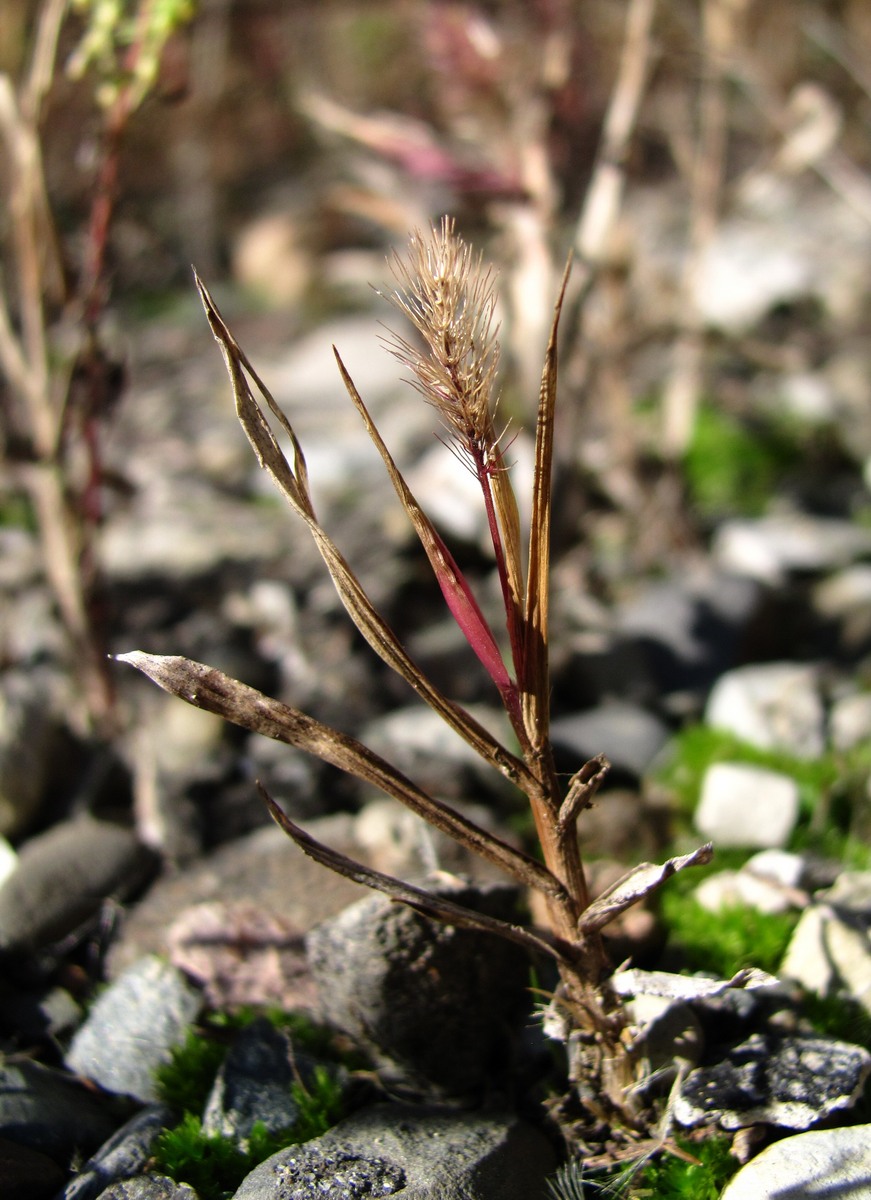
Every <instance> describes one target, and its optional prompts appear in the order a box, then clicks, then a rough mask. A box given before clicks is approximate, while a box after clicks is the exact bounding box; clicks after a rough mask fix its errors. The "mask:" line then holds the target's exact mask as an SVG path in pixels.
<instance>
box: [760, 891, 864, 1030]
mask: <svg viewBox="0 0 871 1200" xmlns="http://www.w3.org/2000/svg"><path fill="white" fill-rule="evenodd" d="M781 970H782V973H783V975H785V976H787V977H788V978H790V979H795V980H796V981H797V982H798V983H800V984H802V985H803V986H804V987H806V988H808V990H809V991H812V992H817V993H818V994H819V995H821V996H828V995H832V994H834V993H840V994H842V995H843V994H846V995H847V996H849V997H851V998H852V999H854V1000H857V1001H858V1002H859V1003H860V1004H861V1005H862V1006H863V1008H865V1009H866V1010H867V1011H868V1012H871V953H869V950H868V921H867V918H865V917H857V916H851V914H850V913H849V912H848V911H846V910H839V909H836V908H833V907H832V906H831V905H829V904H813V905H811V906H810V907H809V908H807V909H805V911H804V912H803V913H802V915H801V917H800V919H799V922H798V925H796V927H795V929H794V930H793V934H792V938H791V939H790V943H789V947H788V949H787V951H786V955H785V956H784V959H783V964H782V967H781Z"/></svg>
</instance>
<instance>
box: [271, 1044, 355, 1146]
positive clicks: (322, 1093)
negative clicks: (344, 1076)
mask: <svg viewBox="0 0 871 1200" xmlns="http://www.w3.org/2000/svg"><path fill="white" fill-rule="evenodd" d="M290 1094H291V1096H292V1097H293V1101H294V1103H295V1104H296V1107H297V1111H298V1116H297V1118H296V1121H295V1122H294V1124H293V1131H292V1132H293V1137H292V1138H291V1139H290V1142H308V1141H310V1140H311V1139H312V1138H316V1137H320V1136H321V1134H322V1133H326V1132H327V1130H328V1129H332V1127H333V1126H334V1125H335V1124H336V1122H337V1121H339V1120H340V1119H341V1117H342V1112H343V1093H342V1085H341V1083H340V1081H339V1080H338V1079H337V1078H336V1076H335V1075H334V1074H333V1073H332V1072H331V1071H330V1070H329V1069H328V1068H327V1067H325V1066H322V1065H320V1064H319V1065H318V1066H316V1067H315V1070H314V1077H313V1078H312V1079H311V1080H310V1081H309V1083H308V1085H307V1086H306V1087H303V1085H302V1084H301V1083H294V1084H293V1086H292V1087H291V1089H290ZM290 1142H286V1143H285V1145H290Z"/></svg>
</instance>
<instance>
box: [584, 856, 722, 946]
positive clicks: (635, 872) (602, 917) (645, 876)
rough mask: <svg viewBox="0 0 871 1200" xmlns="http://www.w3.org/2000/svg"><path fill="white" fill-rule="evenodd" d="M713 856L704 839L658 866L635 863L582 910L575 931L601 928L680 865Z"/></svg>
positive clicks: (695, 864) (698, 863) (699, 862)
mask: <svg viewBox="0 0 871 1200" xmlns="http://www.w3.org/2000/svg"><path fill="white" fill-rule="evenodd" d="M713 856H714V847H713V846H712V844H711V843H710V842H707V843H706V844H705V845H704V846H700V847H699V848H698V850H693V852H692V853H691V854H681V855H680V856H679V857H677V858H669V859H667V860H666V861H665V862H664V863H663V864H662V866H659V867H658V866H656V864H655V863H639V865H638V866H637V867H633V869H632V870H631V871H629V873H628V874H626V875H624V876H623V878H622V879H620V880H618V881H617V883H615V884H614V885H613V887H610V888H608V890H607V892H604V893H603V894H602V895H601V896H598V897H597V898H596V899H595V900H594V901H593V903H592V904H591V905H590V906H589V908H587V909H586V910H585V912H584V914H583V916H582V917H581V919H580V921H579V922H578V930H579V932H581V933H588V932H590V931H592V930H595V929H601V928H602V927H603V926H604V925H607V924H608V922H609V921H613V920H614V918H615V917H617V916H619V915H620V913H622V912H624V911H625V910H626V909H627V908H631V906H632V905H633V904H638V903H639V901H641V900H643V899H644V898H645V897H646V896H649V895H650V893H651V892H653V891H655V890H656V889H657V888H658V887H659V886H660V884H663V883H665V881H666V879H670V878H671V876H672V875H675V874H676V873H677V872H678V871H682V870H683V869H684V867H700V866H703V865H704V864H705V863H709V862H710V861H711V859H712V858H713Z"/></svg>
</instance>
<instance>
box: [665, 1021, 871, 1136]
mask: <svg viewBox="0 0 871 1200" xmlns="http://www.w3.org/2000/svg"><path fill="white" fill-rule="evenodd" d="M869 1071H871V1054H869V1053H868V1051H867V1050H865V1049H864V1048H863V1047H861V1046H853V1045H850V1044H849V1043H847V1042H837V1041H834V1040H830V1039H828V1038H818V1037H777V1036H774V1035H764V1034H761V1033H754V1034H751V1036H750V1037H749V1038H747V1039H746V1040H745V1041H744V1042H742V1043H741V1044H740V1045H739V1046H736V1047H735V1048H734V1049H733V1050H731V1051H730V1052H729V1053H728V1055H727V1056H726V1057H725V1058H724V1059H723V1060H722V1061H721V1062H718V1063H715V1064H714V1065H712V1066H706V1067H696V1068H695V1069H694V1070H692V1071H690V1073H689V1074H688V1075H687V1077H686V1079H685V1080H684V1082H683V1084H682V1085H681V1090H680V1095H679V1096H678V1098H677V1100H676V1102H675V1106H674V1117H675V1120H677V1121H678V1123H679V1124H681V1125H684V1126H693V1125H701V1124H705V1123H710V1122H714V1121H715V1122H717V1123H718V1124H719V1125H720V1126H721V1127H722V1128H723V1129H741V1128H742V1127H744V1126H747V1125H756V1124H759V1123H765V1124H768V1125H781V1126H785V1127H786V1128H787V1129H807V1128H808V1127H809V1126H811V1125H814V1124H816V1122H817V1121H821V1120H823V1119H824V1118H825V1117H827V1116H829V1115H830V1114H832V1113H834V1112H838V1111H840V1110H842V1109H846V1108H850V1107H852V1105H853V1104H855V1103H856V1101H857V1099H858V1098H859V1096H860V1095H861V1094H862V1089H863V1088H864V1086H865V1080H866V1078H867V1077H868V1073H869Z"/></svg>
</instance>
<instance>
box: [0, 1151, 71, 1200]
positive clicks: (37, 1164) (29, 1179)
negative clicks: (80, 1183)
mask: <svg viewBox="0 0 871 1200" xmlns="http://www.w3.org/2000/svg"><path fill="white" fill-rule="evenodd" d="M65 1179H66V1172H65V1171H63V1170H62V1169H61V1168H60V1167H59V1166H58V1164H57V1163H56V1162H55V1161H54V1160H53V1159H51V1158H49V1157H48V1155H47V1154H40V1152H39V1151H38V1150H31V1149H30V1147H29V1146H22V1145H21V1143H20V1142H11V1141H9V1140H8V1138H4V1137H0V1182H2V1184H3V1198H4V1200H52V1197H53V1196H55V1195H56V1194H57V1191H58V1188H60V1187H62V1186H63V1182H64V1180H65Z"/></svg>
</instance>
